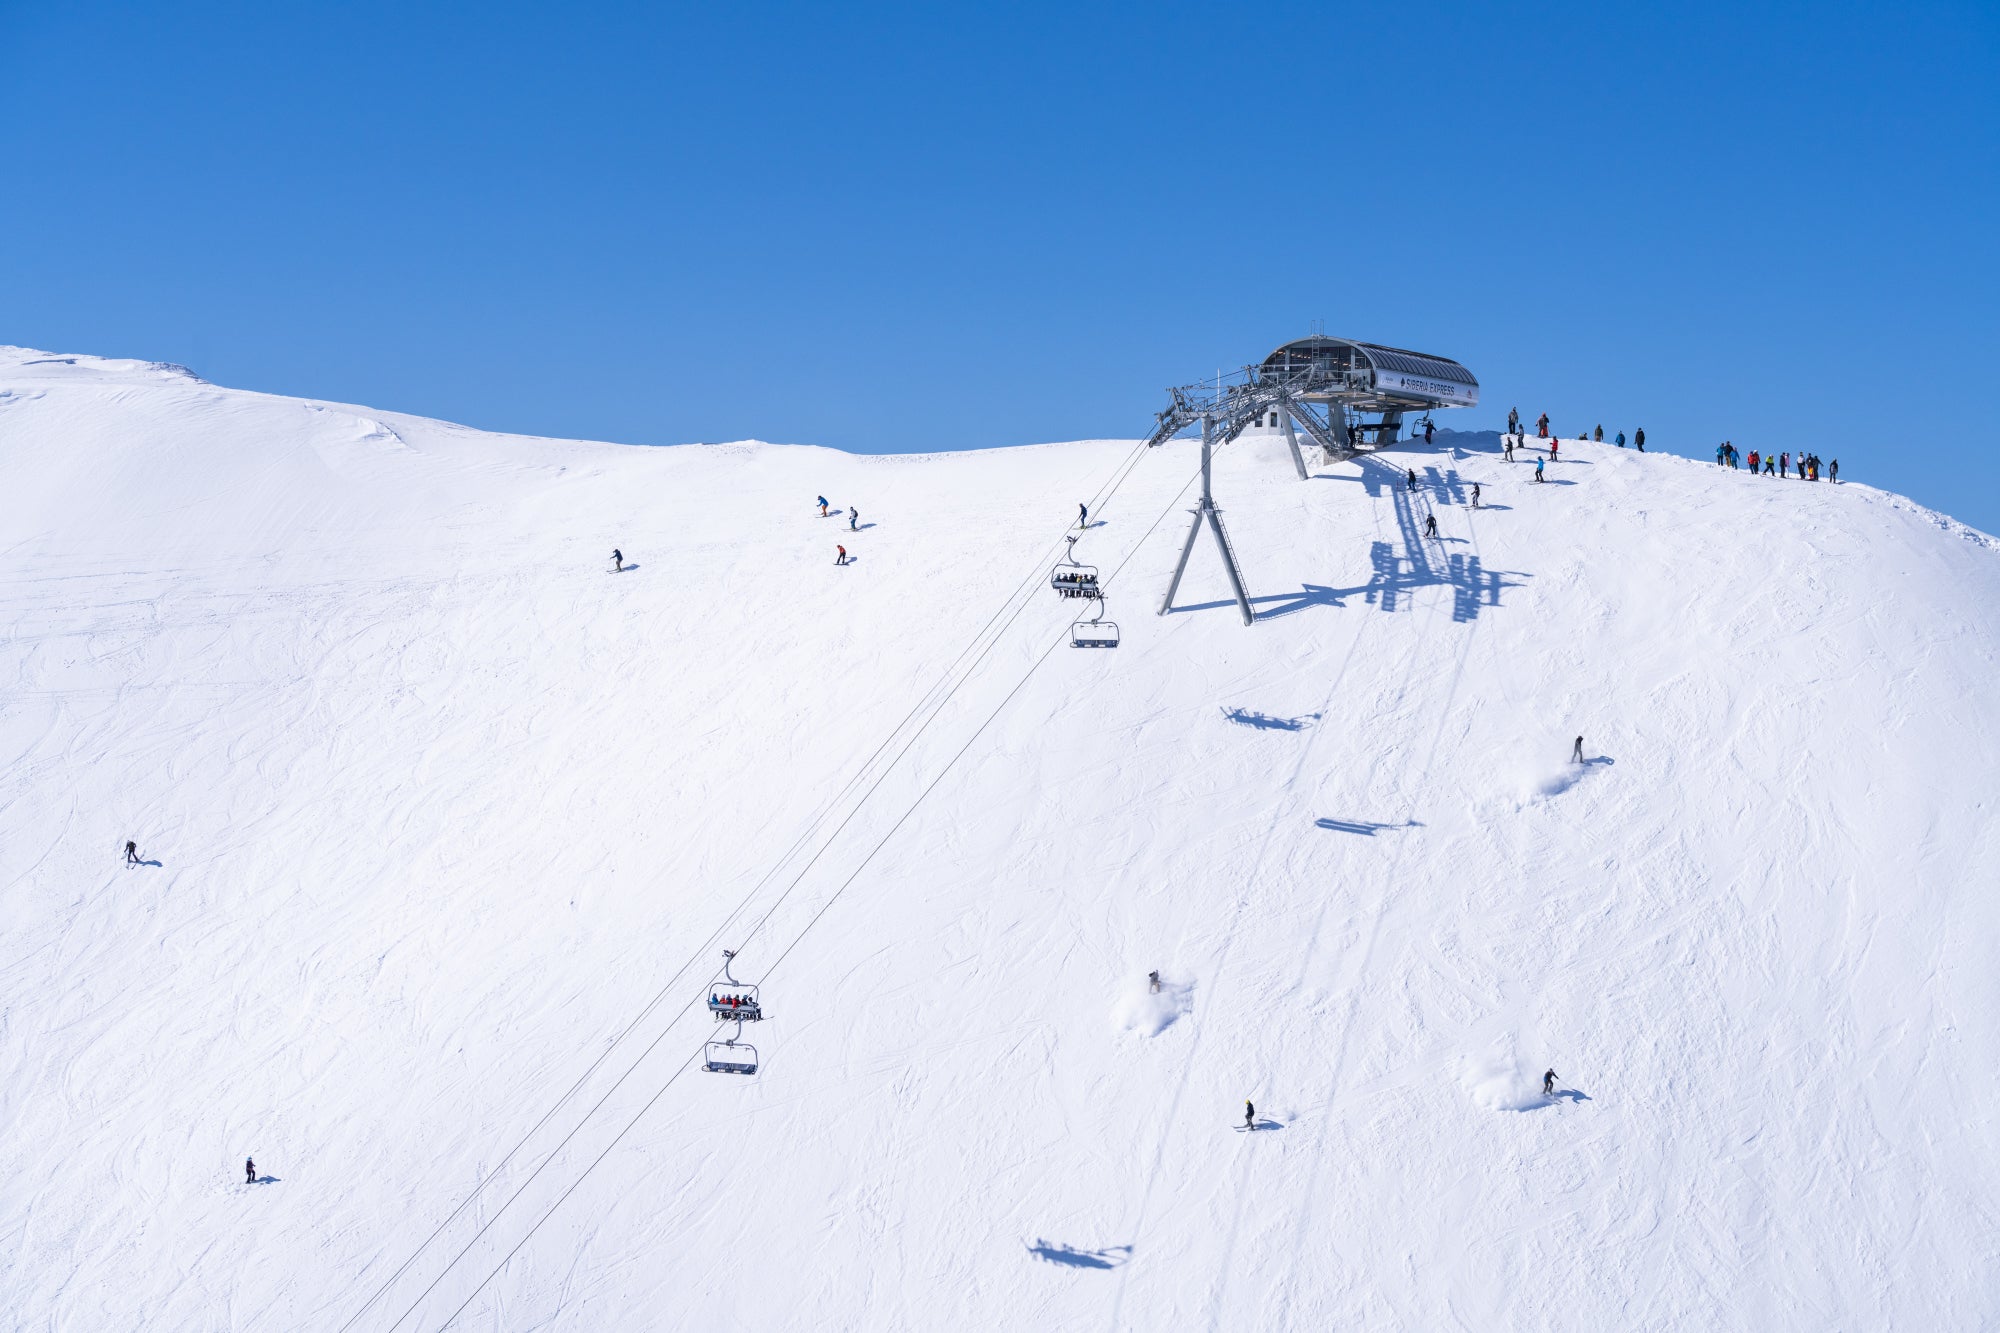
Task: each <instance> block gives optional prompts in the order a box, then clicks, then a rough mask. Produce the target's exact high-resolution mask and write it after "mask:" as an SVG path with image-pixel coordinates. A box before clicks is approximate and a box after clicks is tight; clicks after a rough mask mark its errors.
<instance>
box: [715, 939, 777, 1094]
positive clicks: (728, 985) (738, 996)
mask: <svg viewBox="0 0 2000 1333" xmlns="http://www.w3.org/2000/svg"><path fill="white" fill-rule="evenodd" d="M735 957H736V951H735V950H734V949H724V950H723V951H722V984H721V985H719V986H716V987H714V988H713V989H711V990H710V991H709V993H708V1008H709V1012H710V1013H712V1014H714V1015H715V1021H716V1022H718V1023H734V1024H736V1031H735V1032H734V1033H732V1034H731V1035H730V1036H728V1037H720V1038H717V1039H716V1040H714V1041H710V1042H706V1043H704V1044H703V1046H702V1052H701V1054H702V1060H701V1067H702V1068H703V1069H705V1070H707V1071H708V1072H709V1073H711V1074H754V1073H756V1072H757V1048H756V1047H755V1046H752V1045H751V1044H750V1043H749V1042H747V1041H744V1040H742V1037H743V1025H744V1024H745V1023H756V1022H761V1021H762V1020H763V1017H764V1006H763V1005H762V1003H760V1002H759V1000H758V998H757V988H756V987H755V986H751V985H746V984H744V983H743V982H740V981H738V980H736V978H735V977H732V976H730V975H729V964H730V961H731V960H732V959H734V958H735Z"/></svg>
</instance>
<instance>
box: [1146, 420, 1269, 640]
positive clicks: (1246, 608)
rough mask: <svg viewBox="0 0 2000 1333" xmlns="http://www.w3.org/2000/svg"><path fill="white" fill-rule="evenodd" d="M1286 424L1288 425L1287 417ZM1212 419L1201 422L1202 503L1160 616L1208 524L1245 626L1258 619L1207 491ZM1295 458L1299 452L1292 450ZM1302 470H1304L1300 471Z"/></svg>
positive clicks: (1196, 509)
mask: <svg viewBox="0 0 2000 1333" xmlns="http://www.w3.org/2000/svg"><path fill="white" fill-rule="evenodd" d="M1286 424H1287V425H1290V424H1291V422H1290V416H1289V414H1287V417H1286ZM1214 440H1215V418H1214V417H1212V416H1204V417H1202V419H1201V503H1200V504H1198V505H1196V506H1195V507H1194V508H1193V509H1191V510H1189V511H1188V512H1189V513H1191V514H1193V515H1194V522H1193V524H1191V525H1190V526H1189V527H1188V535H1187V541H1186V542H1185V543H1183V544H1182V546H1181V559H1180V563H1179V564H1177V565H1175V566H1174V578H1173V582H1171V583H1169V584H1168V585H1167V595H1166V597H1165V598H1163V599H1162V600H1161V602H1160V614H1161V615H1165V614H1166V613H1167V612H1169V611H1171V610H1173V609H1174V594H1175V593H1176V592H1178V591H1179V590H1180V586H1181V575H1182V574H1185V573H1186V572H1187V562H1188V556H1189V555H1191V554H1193V552H1194V539H1195V538H1197V537H1199V536H1201V525H1202V522H1203V521H1204V520H1206V521H1207V523H1208V526H1209V530H1210V531H1211V532H1213V533H1214V534H1215V546H1216V549H1217V550H1219V551H1221V552H1222V567H1223V568H1224V569H1226V570H1227V571H1229V586H1230V587H1231V588H1232V589H1234V590H1235V592H1236V605H1238V606H1239V607H1241V608H1243V623H1244V624H1246V625H1248V624H1249V623H1251V622H1252V621H1254V620H1255V619H1256V618H1257V613H1256V612H1255V611H1252V610H1251V609H1250V595H1249V594H1248V593H1246V592H1244V591H1243V571H1242V570H1240V569H1238V568H1237V567H1236V552H1235V551H1233V550H1231V549H1230V546H1229V536H1228V534H1227V533H1225V532H1223V530H1222V511H1221V510H1220V509H1217V508H1216V507H1215V495H1214V493H1213V491H1212V490H1211V489H1210V488H1209V482H1208V474H1209V460H1210V457H1211V455H1212V454H1213V452H1214V447H1213V446H1214ZM1292 452H1293V455H1294V456H1295V457H1296V456H1297V453H1298V450H1297V448H1296V447H1294V449H1293V451H1292ZM1302 470H1303V469H1302Z"/></svg>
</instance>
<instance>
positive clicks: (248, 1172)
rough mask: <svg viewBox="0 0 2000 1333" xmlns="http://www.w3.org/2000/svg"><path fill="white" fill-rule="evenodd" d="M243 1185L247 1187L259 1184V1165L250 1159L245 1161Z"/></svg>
mask: <svg viewBox="0 0 2000 1333" xmlns="http://www.w3.org/2000/svg"><path fill="white" fill-rule="evenodd" d="M243 1183H244V1184H246V1185H254V1184H256V1183H257V1163H256V1162H254V1161H252V1160H251V1159H250V1158H248V1157H246V1158H244V1159H243Z"/></svg>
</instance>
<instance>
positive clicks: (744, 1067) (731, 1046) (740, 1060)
mask: <svg viewBox="0 0 2000 1333" xmlns="http://www.w3.org/2000/svg"><path fill="white" fill-rule="evenodd" d="M701 1067H702V1068H703V1069H705V1070H707V1071H708V1072H709V1073H711V1074H754V1073H756V1072H757V1048H756V1047H755V1046H752V1045H751V1044H750V1043H749V1042H747V1041H738V1040H736V1038H734V1037H730V1038H728V1039H727V1040H718V1041H711V1042H709V1043H707V1044H706V1045H704V1046H703V1047H702V1048H701Z"/></svg>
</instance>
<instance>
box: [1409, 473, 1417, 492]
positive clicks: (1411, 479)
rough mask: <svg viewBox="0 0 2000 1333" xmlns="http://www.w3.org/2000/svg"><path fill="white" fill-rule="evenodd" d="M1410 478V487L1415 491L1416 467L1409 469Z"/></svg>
mask: <svg viewBox="0 0 2000 1333" xmlns="http://www.w3.org/2000/svg"><path fill="white" fill-rule="evenodd" d="M1409 478H1410V480H1409V487H1410V489H1411V490H1413V491H1414V490H1415V489H1417V470H1416V469H1415V468H1410V469H1409Z"/></svg>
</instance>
